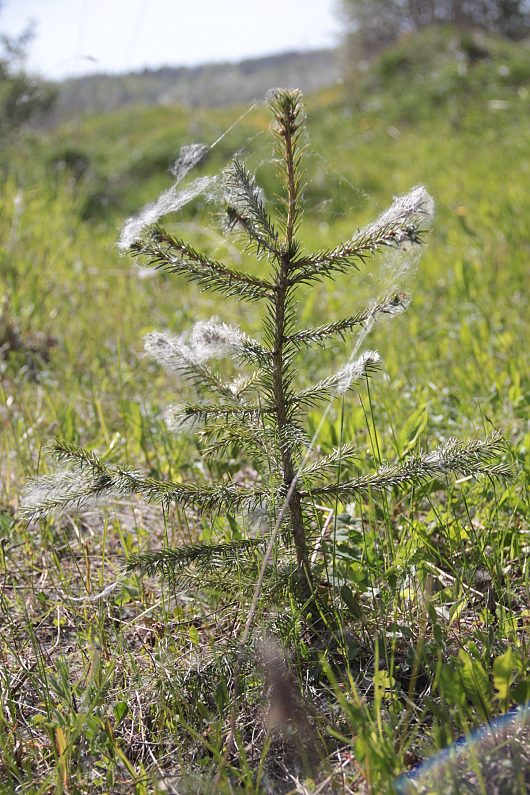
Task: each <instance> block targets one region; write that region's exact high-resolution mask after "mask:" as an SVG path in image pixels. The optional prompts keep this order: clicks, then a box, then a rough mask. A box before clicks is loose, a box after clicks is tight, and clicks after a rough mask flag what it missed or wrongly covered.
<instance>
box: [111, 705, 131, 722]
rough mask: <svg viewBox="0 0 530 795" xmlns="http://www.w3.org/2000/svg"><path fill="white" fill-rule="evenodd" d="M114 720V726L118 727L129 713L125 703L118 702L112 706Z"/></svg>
mask: <svg viewBox="0 0 530 795" xmlns="http://www.w3.org/2000/svg"><path fill="white" fill-rule="evenodd" d="M113 711H114V719H115V721H116V723H115V725H116V726H119V724H120V723H121V722H122V720H123V719H124V718H125V717H126V715H127V714H128V712H129V705H128V704H127V702H126V701H118V703H117V704H115V705H114V710H113Z"/></svg>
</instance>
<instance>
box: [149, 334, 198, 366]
mask: <svg viewBox="0 0 530 795" xmlns="http://www.w3.org/2000/svg"><path fill="white" fill-rule="evenodd" d="M144 350H145V352H146V354H147V355H148V356H149V357H150V358H151V359H154V360H155V361H156V362H158V363H159V364H161V365H162V367H164V368H165V369H166V370H169V371H170V372H178V371H179V370H182V368H183V367H186V366H187V365H190V364H201V363H202V361H204V357H203V358H202V359H201V358H200V356H197V355H196V352H195V351H194V350H193V348H192V347H191V345H189V344H188V343H187V341H186V335H185V334H181V335H180V336H177V335H176V334H171V333H170V332H169V331H152V332H151V333H150V334H146V336H145V337H144ZM206 358H207V357H206Z"/></svg>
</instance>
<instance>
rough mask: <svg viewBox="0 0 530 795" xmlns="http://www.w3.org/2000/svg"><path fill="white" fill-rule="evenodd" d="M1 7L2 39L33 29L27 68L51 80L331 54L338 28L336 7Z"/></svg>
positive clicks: (240, 3)
mask: <svg viewBox="0 0 530 795" xmlns="http://www.w3.org/2000/svg"><path fill="white" fill-rule="evenodd" d="M0 5H1V6H2V8H1V10H0V32H2V33H7V34H10V35H14V34H18V33H20V32H21V31H22V30H24V28H25V27H26V26H27V24H28V23H29V22H30V21H34V22H35V28H36V37H35V39H34V41H33V42H32V43H31V45H30V47H29V52H28V54H29V58H28V66H29V67H30V69H31V70H32V71H37V72H39V73H40V74H42V75H44V76H45V77H47V78H50V79H58V78H61V77H65V76H68V75H79V74H86V73H89V72H101V71H110V72H119V71H128V70H132V69H141V68H143V67H144V66H150V67H156V66H163V65H193V64H198V63H205V62H211V61H227V60H228V61H236V60H240V59H241V58H248V57H253V56H259V55H265V54H270V53H274V52H282V51H285V50H303V49H310V48H317V47H326V46H333V45H334V44H336V43H337V42H338V38H339V35H340V28H341V25H340V15H339V8H340V0H3V2H2V0H0ZM92 59H94V60H92Z"/></svg>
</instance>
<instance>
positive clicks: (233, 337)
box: [191, 318, 245, 360]
mask: <svg viewBox="0 0 530 795" xmlns="http://www.w3.org/2000/svg"><path fill="white" fill-rule="evenodd" d="M244 344H245V335H244V334H243V332H242V331H240V329H238V328H236V327H235V326H229V325H228V324H227V323H219V322H218V321H217V320H214V319H213V318H212V319H211V320H200V321H199V322H198V323H195V325H194V326H193V329H192V332H191V346H192V348H193V350H194V352H195V354H196V355H197V356H198V357H199V358H202V359H203V360H206V359H209V358H219V357H222V356H232V355H234V354H236V353H239V352H240V351H241V350H242V349H243V347H244Z"/></svg>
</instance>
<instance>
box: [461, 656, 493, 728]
mask: <svg viewBox="0 0 530 795" xmlns="http://www.w3.org/2000/svg"><path fill="white" fill-rule="evenodd" d="M458 659H459V660H460V663H461V667H460V679H461V681H462V684H463V686H464V689H465V691H466V695H467V697H468V698H469V699H470V701H472V702H473V704H475V706H477V707H480V709H482V711H483V713H484V716H485V717H489V714H490V709H491V683H490V680H489V676H488V674H487V673H486V671H485V670H484V666H483V665H482V663H481V662H479V660H474V659H473V658H472V657H471V656H470V655H469V654H468V653H467V652H466V651H464V650H463V649H460V651H459V652H458Z"/></svg>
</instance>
